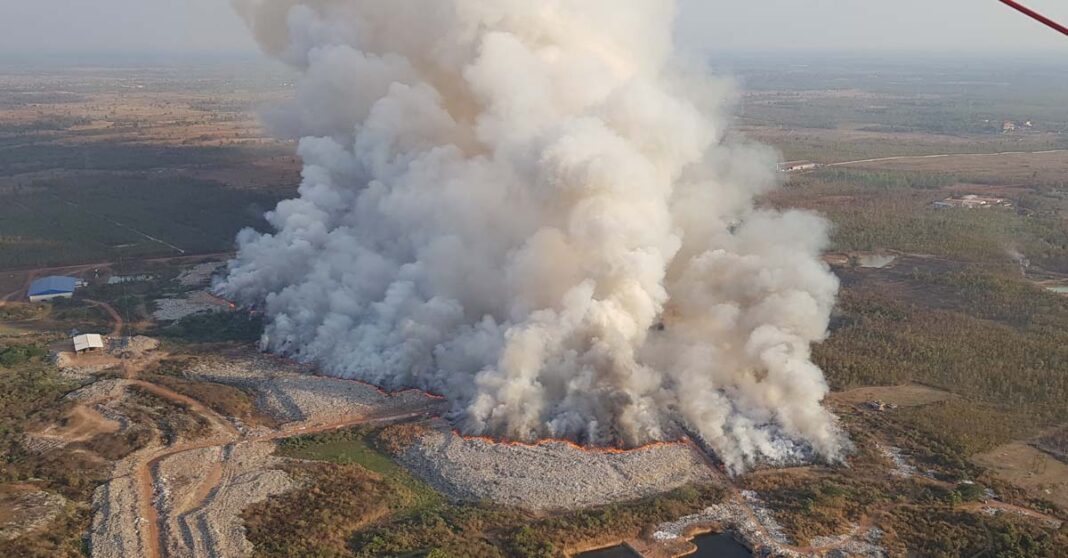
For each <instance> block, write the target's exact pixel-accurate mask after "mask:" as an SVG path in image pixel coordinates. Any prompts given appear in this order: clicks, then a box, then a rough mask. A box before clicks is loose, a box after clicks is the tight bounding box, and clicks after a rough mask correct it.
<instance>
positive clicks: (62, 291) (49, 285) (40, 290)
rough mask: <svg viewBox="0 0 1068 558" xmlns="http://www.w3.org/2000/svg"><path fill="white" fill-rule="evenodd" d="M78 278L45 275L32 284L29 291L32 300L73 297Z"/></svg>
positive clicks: (41, 300)
mask: <svg viewBox="0 0 1068 558" xmlns="http://www.w3.org/2000/svg"><path fill="white" fill-rule="evenodd" d="M77 288H78V280H77V279H75V278H73V277H44V278H41V279H38V280H36V281H34V282H33V283H31V284H30V290H29V292H28V293H27V294H28V296H29V297H30V301H31V302H43V301H46V300H52V299H55V298H73V297H74V291H75V289H77Z"/></svg>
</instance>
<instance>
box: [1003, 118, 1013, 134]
mask: <svg viewBox="0 0 1068 558" xmlns="http://www.w3.org/2000/svg"><path fill="white" fill-rule="evenodd" d="M1001 131H1002V132H1003V133H1006V134H1011V133H1013V132H1015V131H1016V123H1015V122H1013V121H1012V120H1006V121H1005V123H1004V124H1002V125H1001Z"/></svg>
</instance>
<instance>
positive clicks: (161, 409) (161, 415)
mask: <svg viewBox="0 0 1068 558" xmlns="http://www.w3.org/2000/svg"><path fill="white" fill-rule="evenodd" d="M127 390H128V396H127V397H126V399H124V400H123V401H122V404H121V409H122V413H123V414H124V415H126V416H127V417H128V418H130V421H131V422H132V423H134V424H136V425H139V426H140V427H141V428H145V427H146V426H145V425H150V424H154V425H156V427H157V428H158V429H159V431H160V433H162V434H163V439H164V443H166V444H167V445H170V444H173V443H175V442H176V441H178V439H179V438H183V439H189V440H191V439H196V438H199V437H202V436H205V435H207V434H208V433H209V432H210V431H211V424H210V423H209V422H208V420H207V419H206V418H204V417H203V416H201V415H200V414H197V413H194V412H192V410H191V409H189V407H188V406H186V405H184V404H182V403H176V402H173V401H171V400H169V399H164V398H163V397H160V396H158V395H156V394H154V393H152V392H150V391H148V390H146V389H144V388H141V387H139V386H131V387H129V388H127ZM134 449H136V448H134Z"/></svg>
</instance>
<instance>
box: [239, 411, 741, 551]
mask: <svg viewBox="0 0 1068 558" xmlns="http://www.w3.org/2000/svg"><path fill="white" fill-rule="evenodd" d="M408 426H409V425H401V428H399V430H400V432H398V431H397V430H398V428H397V427H393V428H390V429H387V430H386V431H369V430H366V429H352V430H346V431H341V432H335V433H329V434H319V435H313V436H303V437H299V438H292V439H288V440H283V441H282V442H281V443H280V447H279V454H280V455H283V456H286V457H291V458H297V459H306V460H317V461H319V462H318V463H314V464H311V465H306V466H299V467H298V466H294V467H293V468H292V471H293V473H294V474H295V475H297V476H298V478H300V479H302V480H303V481H304V482H305V483H306V488H304V489H301V490H298V491H297V492H294V493H291V494H289V495H285V496H282V497H281V498H275V499H273V500H271V501H270V502H266V503H263V504H259V505H257V506H254V507H253V508H251V509H250V510H248V511H247V512H246V514H245V521H246V527H247V528H248V530H249V539H250V540H251V541H252V542H253V545H254V546H255V555H256V556H264V557H275V556H278V557H281V556H353V555H355V556H359V557H363V556H366V557H378V556H453V557H464V558H467V557H472V558H476V557H502V558H503V557H505V556H507V557H517V558H523V557H531V558H533V557H539V558H540V557H554V558H555V557H560V556H563V555H564V552H565V550H566V549H569V548H573V547H575V546H577V545H580V544H582V543H585V542H588V541H591V540H608V541H610V542H611V540H612V539H615V540H618V539H621V538H626V537H632V536H636V535H638V534H639V533H640V532H641V531H642V530H643V529H645V528H647V527H649V526H651V525H655V524H657V523H659V522H662V521H668V520H671V519H676V518H678V517H681V516H684V515H687V514H689V513H694V512H696V511H698V510H701V509H703V508H705V507H707V506H708V505H711V504H713V503H716V502H719V501H721V500H722V498H723V491H722V489H720V488H718V487H712V486H703V487H690V488H684V489H680V490H676V491H674V492H672V493H669V494H665V495H662V496H659V497H656V498H650V499H647V500H643V501H639V502H629V503H624V504H616V505H611V506H605V507H602V508H597V509H593V510H587V511H582V512H575V513H568V514H562V515H558V516H552V517H542V518H539V517H536V516H534V515H532V514H530V513H527V512H523V511H519V510H513V509H505V508H499V507H494V506H489V505H451V504H448V503H446V502H445V501H444V500H443V499H442V497H441V496H440V495H439V494H437V493H436V492H435V491H434V490H433V489H431V488H430V487H429V486H427V485H426V484H425V483H423V482H421V481H419V480H418V479H415V478H414V477H412V476H411V475H410V474H409V473H408V472H407V471H405V470H404V469H402V468H400V467H399V466H398V465H396V464H395V463H394V462H393V461H392V460H391V459H390V458H389V457H388V456H387V455H386V454H385V453H383V452H382V448H383V447H389V446H395V444H401V443H403V442H402V439H403V438H404V437H405V436H406V433H407V432H408V430H409V429H410V428H408Z"/></svg>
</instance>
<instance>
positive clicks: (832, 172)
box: [813, 167, 959, 190]
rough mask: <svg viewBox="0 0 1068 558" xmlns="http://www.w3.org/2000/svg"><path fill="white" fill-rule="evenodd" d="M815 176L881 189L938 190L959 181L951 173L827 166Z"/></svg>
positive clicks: (829, 181) (816, 177) (833, 181)
mask: <svg viewBox="0 0 1068 558" xmlns="http://www.w3.org/2000/svg"><path fill="white" fill-rule="evenodd" d="M813 178H815V179H817V180H820V181H823V182H825V183H828V184H846V185H849V186H850V187H852V186H861V187H865V188H873V189H881V190H902V189H913V190H937V189H940V188H945V187H947V186H952V185H954V184H956V183H957V182H959V179H958V178H957V177H956V176H953V175H951V174H931V173H924V172H902V171H886V170H862V169H849V168H843V167H837V168H825V169H821V170H819V171H817V172H816V173H814V174H813Z"/></svg>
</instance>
